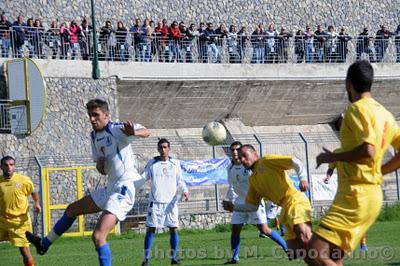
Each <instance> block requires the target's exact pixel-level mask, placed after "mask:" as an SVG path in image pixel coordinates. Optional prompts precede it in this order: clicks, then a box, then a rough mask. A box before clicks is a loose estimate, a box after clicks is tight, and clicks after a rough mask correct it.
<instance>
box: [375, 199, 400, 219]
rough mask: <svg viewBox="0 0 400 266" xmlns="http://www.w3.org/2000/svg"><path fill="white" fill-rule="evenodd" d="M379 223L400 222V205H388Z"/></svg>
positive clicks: (383, 210)
mask: <svg viewBox="0 0 400 266" xmlns="http://www.w3.org/2000/svg"><path fill="white" fill-rule="evenodd" d="M378 221H381V222H383V221H385V222H389V221H400V203H397V204H394V205H388V204H386V205H385V206H384V207H383V209H382V211H381V213H380V215H379V217H378Z"/></svg>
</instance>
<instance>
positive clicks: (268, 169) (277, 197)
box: [246, 154, 297, 206]
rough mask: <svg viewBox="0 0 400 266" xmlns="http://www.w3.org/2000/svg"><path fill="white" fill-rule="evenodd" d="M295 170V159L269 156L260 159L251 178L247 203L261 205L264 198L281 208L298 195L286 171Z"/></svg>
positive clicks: (283, 156) (253, 169)
mask: <svg viewBox="0 0 400 266" xmlns="http://www.w3.org/2000/svg"><path fill="white" fill-rule="evenodd" d="M292 168H293V157H291V156H285V155H276V154H268V155H266V156H264V157H261V158H259V159H258V160H257V161H256V162H255V164H254V166H253V168H252V172H253V173H252V175H251V176H250V177H249V191H248V192H247V197H246V201H247V202H248V203H251V204H253V205H259V204H260V201H261V199H262V198H264V199H267V200H270V201H272V202H274V203H275V204H277V205H279V206H283V205H284V203H285V202H286V201H287V199H289V198H290V197H291V196H292V195H294V194H296V193H297V189H296V188H295V186H294V185H293V181H292V180H291V179H290V177H289V176H288V174H287V173H286V170H289V169H292Z"/></svg>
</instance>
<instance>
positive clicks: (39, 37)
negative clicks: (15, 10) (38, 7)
mask: <svg viewBox="0 0 400 266" xmlns="http://www.w3.org/2000/svg"><path fill="white" fill-rule="evenodd" d="M32 32H33V35H32V45H33V50H34V53H35V54H36V56H37V58H39V59H43V58H45V57H44V55H43V39H44V38H43V36H44V27H43V24H42V21H41V20H40V19H35V22H34V28H33V30H32Z"/></svg>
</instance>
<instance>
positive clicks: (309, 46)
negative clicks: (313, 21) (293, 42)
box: [304, 26, 315, 63]
mask: <svg viewBox="0 0 400 266" xmlns="http://www.w3.org/2000/svg"><path fill="white" fill-rule="evenodd" d="M314 37H315V34H314V32H313V31H312V29H311V27H310V26H307V27H306V32H305V33H304V44H305V49H304V52H305V57H306V63H312V62H313V61H314V57H315V47H314Z"/></svg>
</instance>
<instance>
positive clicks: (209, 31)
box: [205, 22, 218, 63]
mask: <svg viewBox="0 0 400 266" xmlns="http://www.w3.org/2000/svg"><path fill="white" fill-rule="evenodd" d="M205 35H206V37H207V43H208V49H207V51H208V50H210V51H211V62H212V63H217V59H218V48H217V44H216V43H217V41H218V36H217V34H216V32H215V30H214V25H213V24H212V23H211V22H209V23H208V24H207V28H206V30H205Z"/></svg>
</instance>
